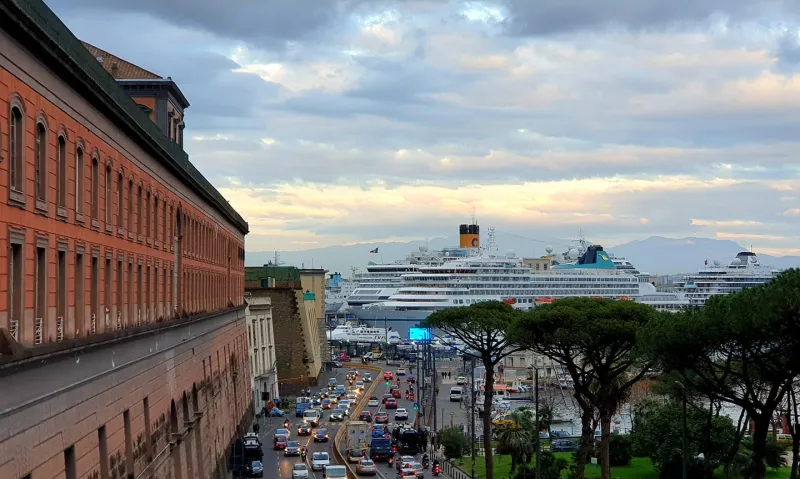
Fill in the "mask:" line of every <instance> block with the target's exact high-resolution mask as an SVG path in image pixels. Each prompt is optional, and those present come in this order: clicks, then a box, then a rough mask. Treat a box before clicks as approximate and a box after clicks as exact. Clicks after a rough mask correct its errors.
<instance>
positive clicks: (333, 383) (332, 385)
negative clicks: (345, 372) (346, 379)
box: [328, 378, 338, 388]
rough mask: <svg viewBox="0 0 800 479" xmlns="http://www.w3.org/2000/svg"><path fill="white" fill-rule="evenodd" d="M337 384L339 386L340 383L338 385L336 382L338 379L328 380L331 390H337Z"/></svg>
mask: <svg viewBox="0 0 800 479" xmlns="http://www.w3.org/2000/svg"><path fill="white" fill-rule="evenodd" d="M337 384H338V383H337V381H336V378H330V379H328V387H329V388H335V387H336V385H337Z"/></svg>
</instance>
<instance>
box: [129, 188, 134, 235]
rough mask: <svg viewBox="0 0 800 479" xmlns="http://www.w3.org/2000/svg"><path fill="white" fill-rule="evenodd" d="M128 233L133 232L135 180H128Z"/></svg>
mask: <svg viewBox="0 0 800 479" xmlns="http://www.w3.org/2000/svg"><path fill="white" fill-rule="evenodd" d="M128 233H129V234H130V233H133V180H130V181H128Z"/></svg>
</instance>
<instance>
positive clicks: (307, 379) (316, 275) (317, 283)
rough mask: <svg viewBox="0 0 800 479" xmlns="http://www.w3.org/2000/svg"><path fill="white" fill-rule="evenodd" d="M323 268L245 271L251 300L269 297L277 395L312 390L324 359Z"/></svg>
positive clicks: (282, 268)
mask: <svg viewBox="0 0 800 479" xmlns="http://www.w3.org/2000/svg"><path fill="white" fill-rule="evenodd" d="M325 273H326V271H325V270H322V269H299V268H296V267H294V266H275V265H271V264H268V265H264V266H254V267H247V268H246V270H245V291H246V294H247V295H248V296H249V297H250V298H252V299H253V300H254V301H255V299H256V298H269V301H270V303H271V306H272V322H273V332H274V343H275V361H276V362H277V367H276V373H277V377H278V389H279V390H278V394H279V395H280V396H285V395H287V394H291V393H294V392H296V391H299V390H300V389H302V388H306V387H310V386H315V385H316V384H317V379H318V378H319V375H320V373H321V372H322V369H323V366H324V363H325V361H326V360H328V359H329V358H328V357H327V346H326V338H325V325H324V312H325V306H324V305H325Z"/></svg>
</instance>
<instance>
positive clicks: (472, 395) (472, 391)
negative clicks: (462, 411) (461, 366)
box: [469, 356, 476, 479]
mask: <svg viewBox="0 0 800 479" xmlns="http://www.w3.org/2000/svg"><path fill="white" fill-rule="evenodd" d="M471 363H472V364H471V366H472V383H471V384H470V385H469V388H470V393H469V395H470V399H471V400H470V407H471V409H472V413H471V416H472V419H471V421H472V431H471V437H470V438H469V442H470V444H472V479H475V455H476V452H475V357H474V356H473V357H472V360H471Z"/></svg>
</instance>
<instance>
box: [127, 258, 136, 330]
mask: <svg viewBox="0 0 800 479" xmlns="http://www.w3.org/2000/svg"><path fill="white" fill-rule="evenodd" d="M133 291H134V288H133V263H128V321H127V323H126V324H128V325H136V326H138V325H139V324H138V322H137V321H136V303H135V302H134V300H133Z"/></svg>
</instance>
